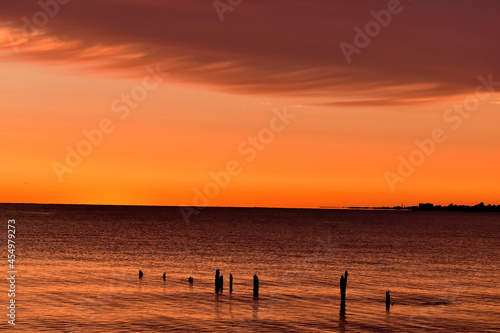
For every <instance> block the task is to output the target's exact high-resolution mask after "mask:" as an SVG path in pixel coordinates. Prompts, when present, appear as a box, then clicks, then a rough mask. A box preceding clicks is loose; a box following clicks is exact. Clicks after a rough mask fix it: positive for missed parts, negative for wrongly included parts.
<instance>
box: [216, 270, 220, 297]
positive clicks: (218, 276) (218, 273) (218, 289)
mask: <svg viewBox="0 0 500 333" xmlns="http://www.w3.org/2000/svg"><path fill="white" fill-rule="evenodd" d="M219 291H220V270H216V271H215V292H216V293H217V294H218V293H219Z"/></svg>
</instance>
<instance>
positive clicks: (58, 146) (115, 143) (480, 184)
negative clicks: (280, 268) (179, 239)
mask: <svg viewBox="0 0 500 333" xmlns="http://www.w3.org/2000/svg"><path fill="white" fill-rule="evenodd" d="M55 1H56V0H53V2H50V1H48V3H49V2H50V3H51V4H52V7H47V8H49V9H48V11H47V10H46V9H43V8H42V7H40V5H39V4H38V2H36V1H31V0H30V1H26V2H23V3H22V4H18V3H16V4H9V5H8V6H7V5H5V4H2V5H0V10H1V12H2V14H0V22H1V23H2V24H1V28H0V57H1V59H2V61H1V62H0V73H2V79H1V80H0V97H1V101H2V102H1V104H0V138H1V149H2V154H1V161H0V184H1V186H2V191H0V202H36V203H98V204H101V203H102V204H145V205H193V204H204V205H209V206H279V207H318V206H379V205H399V204H401V203H404V204H405V205H413V204H418V203H419V202H434V203H436V204H449V203H454V204H476V203H478V202H480V201H484V202H485V203H492V204H499V203H500V191H499V190H498V189H499V188H500V175H499V173H498V170H499V166H500V146H499V144H498V143H499V142H500V140H499V139H500V134H499V133H500V132H499V131H498V124H500V113H499V111H500V110H499V108H500V95H499V94H498V93H497V92H496V90H500V83H498V84H497V83H495V82H500V66H499V65H498V55H499V51H500V48H499V46H498V45H497V44H498V43H492V41H494V40H496V39H495V38H496V34H495V33H494V32H495V31H498V28H499V23H498V20H497V19H496V18H495V16H494V15H493V14H492V13H497V12H498V9H499V8H497V7H499V6H500V5H499V4H497V3H495V2H487V1H485V2H484V3H485V4H486V3H487V4H488V6H486V5H485V6H484V7H478V6H476V5H475V3H472V2H467V1H464V2H461V3H460V4H457V5H455V2H453V4H454V5H453V6H454V7H446V6H444V4H448V5H449V6H452V5H451V3H452V2H451V1H444V2H442V3H441V4H439V5H436V4H434V3H433V2H431V1H421V2H420V1H419V4H411V5H410V4H409V3H407V2H401V4H400V7H401V8H400V9H401V10H400V12H399V13H397V14H393V15H392V19H391V22H390V23H389V24H388V25H387V26H386V27H382V28H381V31H380V33H379V34H378V35H376V36H374V37H372V38H371V41H370V43H369V45H368V46H366V47H363V48H359V50H360V52H359V53H354V54H352V56H351V62H350V63H348V61H346V57H345V56H344V54H343V52H342V49H341V48H340V47H339V45H340V43H342V42H346V43H350V44H352V45H355V39H354V38H355V34H356V31H355V30H354V29H353V28H354V27H356V26H359V27H364V26H365V24H366V23H367V22H369V21H370V20H373V19H374V18H373V16H372V15H371V14H370V11H372V10H374V11H377V12H378V11H380V10H384V9H386V8H388V2H387V1H371V2H368V1H360V2H359V3H356V4H345V3H344V2H340V1H339V2H331V1H317V2H315V4H314V5H313V4H310V3H308V2H304V1H300V0H294V1H288V2H285V1H276V3H273V4H267V3H266V2H259V1H253V2H252V1H248V2H246V1H243V2H242V4H241V5H239V6H237V7H235V8H233V11H226V12H225V13H224V14H223V17H224V21H220V19H219V16H218V15H217V11H216V9H214V8H213V6H212V5H211V3H210V2H206V1H205V2H202V1H198V0H196V1H193V2H192V3H190V4H189V5H188V4H186V3H185V2H181V1H172V2H169V3H168V4H166V3H163V2H161V1H138V0H137V1H136V0H128V1H124V2H120V4H118V2H116V1H112V0H99V1H97V0H93V1H88V2H84V3H82V2H69V3H68V4H64V5H63V4H62V3H64V1H61V2H60V3H59V2H55ZM54 4H56V5H54ZM55 6H57V7H55ZM4 7H5V8H4ZM283 8H286V10H282V9H283ZM56 9H57V11H56ZM44 11H45V13H46V14H45V15H46V16H45V17H47V20H46V22H43V21H36V20H37V19H38V20H41V19H43V18H44V16H43V15H44V14H37V13H43V12H44ZM50 11H52V12H50ZM49 12H50V13H52V14H53V15H52V16H50V15H48V13H49ZM278 13H279V15H278ZM445 13H447V14H453V15H447V16H446V17H445V18H443V17H444V16H442V15H440V14H445ZM37 15H38V16H37ZM26 22H30V24H32V26H31V28H30V27H29V26H27V25H26V24H27V23H26ZM36 22H38V23H45V24H40V25H41V26H40V27H37V28H36V29H33V27H35V24H36ZM23 27H24V30H23ZM493 27H495V29H496V30H495V29H493ZM486 28H487V29H486ZM13 41H14V44H13ZM493 44H494V45H493ZM155 70H156V71H159V73H156V74H155V75H152V73H153V72H154V71H155ZM479 77H482V78H483V79H479ZM481 80H482V81H483V83H482V82H481ZM485 80H486V81H493V83H490V84H489V85H488V84H487V85H485V84H484V82H485ZM478 87H480V88H478ZM476 89H480V91H479V94H477V93H476ZM488 89H490V90H488ZM127 95H129V96H130V97H129V100H128V101H127V100H126V99H124V98H127V97H126V96H127ZM124 96H125V97H124ZM476 101H477V102H478V104H477V105H476V104H474V103H475V102H476ZM464 104H465V107H462V111H457V110H458V109H459V108H460V106H461V105H462V106H463V105H464ZM454 105H455V106H457V105H458V106H457V107H456V109H455V110H454V109H453V107H454ZM467 110H470V111H467ZM284 114H285V115H286V114H288V115H289V116H288V118H286V117H285V119H282V118H283V115H284ZM102 124H105V125H106V126H104V125H102ZM100 126H101V128H100V129H99V131H100V132H101V133H102V134H96V133H97V132H95V131H94V130H95V129H96V128H99V127H100ZM103 128H104V129H105V130H106V131H107V133H104V132H103V131H104V130H103ZM439 128H440V129H441V133H442V136H441V139H442V141H441V142H434V143H433V144H431V145H432V147H430V146H426V147H427V148H428V149H430V150H429V151H428V152H427V154H425V152H421V151H423V150H425V147H424V148H421V147H420V148H419V146H418V145H417V144H416V143H415V141H416V140H420V141H421V142H424V141H425V142H427V143H429V139H431V138H432V133H433V131H435V129H439ZM84 131H90V132H91V133H94V135H95V136H94V137H93V140H94V143H92V142H90V141H91V140H89V138H87V137H86V136H85V134H84V133H83V132H84ZM252 138H254V139H252ZM253 140H257V141H256V143H255V142H254V141H253ZM68 147H69V149H70V150H71V149H72V150H75V151H77V153H78V149H80V152H84V153H85V154H83V153H78V154H79V156H80V157H77V159H79V161H77V162H75V160H74V158H75V157H74V156H73V160H71V159H70V162H71V161H72V162H73V165H70V164H71V163H69V162H68V159H67V154H68V153H67V149H68ZM429 147H430V148H429ZM83 155H86V156H83ZM400 156H402V158H404V159H405V160H406V161H411V160H412V158H413V161H414V163H413V165H411V166H410V168H412V169H413V170H411V172H408V173H405V172H401V170H403V169H404V167H403V169H401V168H402V167H401V166H400V164H401V163H402V162H401V160H400ZM417 162H418V163H417ZM408 163H410V164H412V162H408ZM228 164H230V165H232V166H233V169H234V170H233V171H234V172H233V174H232V175H231V174H230V173H229V172H228V171H226V170H227V168H228ZM398 168H399V169H398ZM405 170H406V169H404V170H403V171H405ZM406 171H408V170H406ZM221 172H222V174H221ZM211 173H212V174H218V175H219V176H220V177H222V178H221V179H222V180H220V179H219V184H217V182H215V181H214V179H213V176H211ZM225 176H227V177H225ZM394 177H396V178H394ZM226 180H228V184H227V185H226V183H225V181H226ZM211 191H212V192H211ZM199 193H201V195H200V194H199Z"/></svg>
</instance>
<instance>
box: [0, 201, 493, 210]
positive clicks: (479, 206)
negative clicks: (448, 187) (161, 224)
mask: <svg viewBox="0 0 500 333" xmlns="http://www.w3.org/2000/svg"><path fill="white" fill-rule="evenodd" d="M0 205H38V206H57V205H59V206H123V207H171V208H177V207H184V206H169V205H164V206H158V205H132V204H129V205H112V204H79V203H29V202H0ZM186 207H188V206H186ZM197 208H202V209H205V208H247V209H331V210H335V209H338V210H407V211H463V212H500V205H491V204H488V205H485V204H484V203H483V202H481V203H479V204H477V205H474V206H469V205H454V204H449V205H448V206H443V205H434V204H432V203H419V205H418V206H380V207H369V206H366V207H355V206H351V207H342V206H319V207H233V206H207V207H197Z"/></svg>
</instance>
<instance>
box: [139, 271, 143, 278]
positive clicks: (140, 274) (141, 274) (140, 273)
mask: <svg viewBox="0 0 500 333" xmlns="http://www.w3.org/2000/svg"><path fill="white" fill-rule="evenodd" d="M143 275H144V273H143V272H142V271H141V270H139V278H141V277H142V276H143Z"/></svg>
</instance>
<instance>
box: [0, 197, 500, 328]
mask: <svg viewBox="0 0 500 333" xmlns="http://www.w3.org/2000/svg"><path fill="white" fill-rule="evenodd" d="M0 216H1V218H2V221H3V222H2V223H3V227H2V237H3V238H2V239H3V240H2V242H1V244H3V245H2V247H3V249H2V253H4V258H5V259H4V263H3V264H2V265H4V272H6V271H7V270H8V266H7V265H8V263H7V259H6V258H7V240H6V239H7V220H8V219H15V220H16V256H17V257H16V269H17V275H16V322H15V323H16V325H15V330H16V331H20V332H41V331H43V332H168V331H178V332H500V265H499V262H500V260H499V259H500V214H498V213H458V212H456V213H455V212H408V211H400V212H396V211H352V210H351V211H349V210H299V209H243V208H206V209H204V210H202V211H201V212H200V214H199V215H197V216H195V217H193V218H192V219H191V221H190V222H189V223H187V222H186V221H184V219H183V218H182V215H181V214H180V212H179V210H178V209H177V208H172V207H121V206H62V205H0ZM217 268H219V269H220V270H221V274H222V275H224V284H225V285H224V292H223V293H222V294H220V295H216V294H215V293H214V274H215V270H216V269H217ZM139 269H141V270H142V271H143V272H144V277H143V278H142V279H139V278H138V271H139ZM345 270H348V272H349V277H348V281H347V301H346V303H347V310H346V314H345V317H342V316H340V315H339V310H340V290H339V279H340V276H341V275H342V274H343V273H344V271H345ZM164 272H166V281H164V280H163V279H162V275H163V273H164ZM229 274H232V275H233V277H234V285H233V289H234V290H233V293H232V294H230V293H229V286H228V283H229ZM254 274H257V275H258V276H259V279H260V282H261V284H260V296H259V298H258V299H254V298H253V295H252V276H253V275H254ZM4 275H5V276H6V275H7V273H4ZM190 276H192V277H193V278H194V283H193V284H192V285H190V284H189V283H188V277H190ZM4 281H5V282H4V283H3V285H4V286H3V287H2V288H0V289H1V290H3V291H1V295H0V300H1V304H0V305H1V306H0V308H2V309H4V310H2V311H3V312H4V314H2V315H1V317H0V318H3V319H1V322H0V330H6V329H7V330H13V327H12V326H11V325H9V324H7V320H8V317H7V316H6V314H7V309H6V306H7V305H8V303H7V302H8V301H9V298H8V296H7V289H8V283H7V282H6V280H4ZM386 290H390V292H391V295H392V302H393V304H394V305H393V306H392V307H391V309H390V311H386V309H385V291H386Z"/></svg>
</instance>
